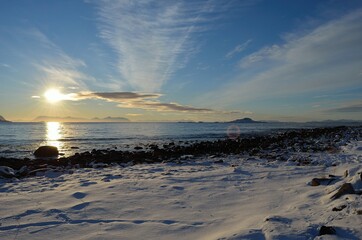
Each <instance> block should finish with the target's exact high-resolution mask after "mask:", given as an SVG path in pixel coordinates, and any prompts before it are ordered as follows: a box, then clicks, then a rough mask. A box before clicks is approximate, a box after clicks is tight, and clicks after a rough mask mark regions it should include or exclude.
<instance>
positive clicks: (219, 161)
mask: <svg viewBox="0 0 362 240" xmlns="http://www.w3.org/2000/svg"><path fill="white" fill-rule="evenodd" d="M223 162H224V160H222V159H220V160H217V161H215V162H214V163H223Z"/></svg>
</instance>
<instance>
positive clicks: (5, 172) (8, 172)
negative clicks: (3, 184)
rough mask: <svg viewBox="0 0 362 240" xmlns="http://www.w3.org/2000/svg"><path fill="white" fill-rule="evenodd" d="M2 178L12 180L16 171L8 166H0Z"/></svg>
mask: <svg viewBox="0 0 362 240" xmlns="http://www.w3.org/2000/svg"><path fill="white" fill-rule="evenodd" d="M0 177H3V178H12V177H15V173H14V169H12V168H11V167H7V166H0Z"/></svg>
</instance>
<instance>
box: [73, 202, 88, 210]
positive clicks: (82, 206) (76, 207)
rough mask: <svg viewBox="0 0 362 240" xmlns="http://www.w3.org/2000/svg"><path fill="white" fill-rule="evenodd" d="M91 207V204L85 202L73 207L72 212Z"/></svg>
mask: <svg viewBox="0 0 362 240" xmlns="http://www.w3.org/2000/svg"><path fill="white" fill-rule="evenodd" d="M89 205H90V202H84V203H81V204H77V205H75V206H73V207H71V209H72V210H78V211H79V210H82V209H84V208H86V207H88V206H89Z"/></svg>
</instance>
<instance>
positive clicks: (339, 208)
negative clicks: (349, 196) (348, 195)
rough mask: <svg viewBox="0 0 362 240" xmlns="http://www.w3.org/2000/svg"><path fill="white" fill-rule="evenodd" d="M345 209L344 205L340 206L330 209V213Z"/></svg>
mask: <svg viewBox="0 0 362 240" xmlns="http://www.w3.org/2000/svg"><path fill="white" fill-rule="evenodd" d="M346 207H347V206H346V205H341V206H338V207H334V208H332V211H333V212H339V211H342V210H343V209H345V208H346Z"/></svg>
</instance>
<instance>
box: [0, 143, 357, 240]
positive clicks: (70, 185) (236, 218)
mask: <svg viewBox="0 0 362 240" xmlns="http://www.w3.org/2000/svg"><path fill="white" fill-rule="evenodd" d="M301 154H302V153H301ZM306 157H309V158H310V159H311V160H312V163H313V164H311V165H306V166H298V165H296V164H295V162H293V160H292V159H290V160H289V161H267V160H265V159H258V158H252V157H249V156H245V155H234V156H227V157H213V156H209V157H205V158H203V159H190V158H191V157H190V156H187V157H183V158H182V159H180V161H179V162H177V163H176V162H166V163H159V164H142V165H134V166H127V167H121V166H118V165H115V166H113V167H109V168H101V167H102V165H95V166H93V167H94V168H92V169H74V170H69V171H67V172H62V171H47V172H38V173H37V176H36V177H31V178H24V179H20V180H17V179H11V180H6V179H2V180H1V179H0V194H1V198H0V214H1V215H0V239H234V240H235V239H362V228H361V226H362V215H361V214H362V213H361V212H362V195H358V194H347V195H344V196H342V197H340V198H338V199H336V200H331V196H332V195H333V194H335V193H336V191H337V190H338V189H339V187H340V186H341V185H342V184H343V183H351V184H352V185H353V187H354V189H355V190H356V191H361V190H362V183H361V177H360V174H361V172H362V165H361V163H362V142H361V141H355V142H351V143H349V144H347V145H346V146H343V147H342V151H341V152H338V153H336V152H333V153H332V152H331V153H328V152H324V153H308V156H306ZM220 160H223V161H220ZM346 170H348V176H347V177H343V175H344V173H345V171H346ZM330 174H332V175H335V176H337V177H336V178H337V179H336V180H335V181H332V182H331V183H330V184H329V185H327V184H321V185H319V186H311V185H310V184H309V183H310V181H311V180H312V179H313V178H318V177H325V176H328V175H330ZM341 206H342V208H343V206H345V207H344V208H343V209H342V210H340V211H332V209H333V208H339V207H341ZM323 225H325V226H333V227H334V228H335V230H336V234H337V235H323V236H318V232H319V228H320V227H321V226H323Z"/></svg>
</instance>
